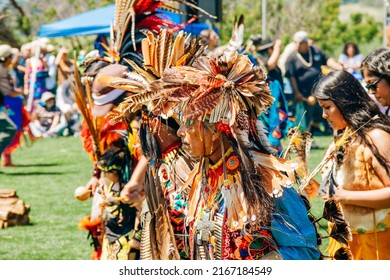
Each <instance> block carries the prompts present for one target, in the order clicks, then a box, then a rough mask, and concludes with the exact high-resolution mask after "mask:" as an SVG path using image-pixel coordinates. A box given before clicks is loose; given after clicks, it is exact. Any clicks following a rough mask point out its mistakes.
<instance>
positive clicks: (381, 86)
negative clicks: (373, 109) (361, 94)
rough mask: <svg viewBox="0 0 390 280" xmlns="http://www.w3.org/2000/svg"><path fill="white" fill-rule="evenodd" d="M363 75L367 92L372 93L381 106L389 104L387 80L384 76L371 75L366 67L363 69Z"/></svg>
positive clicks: (389, 93) (389, 88)
mask: <svg viewBox="0 0 390 280" xmlns="http://www.w3.org/2000/svg"><path fill="white" fill-rule="evenodd" d="M363 76H364V81H365V82H366V87H368V92H369V93H371V94H373V95H374V96H375V98H376V100H378V102H379V103H380V104H381V105H382V106H390V84H389V82H388V81H387V80H386V79H384V78H381V77H377V76H375V75H373V74H372V73H370V72H369V71H368V70H367V69H363Z"/></svg>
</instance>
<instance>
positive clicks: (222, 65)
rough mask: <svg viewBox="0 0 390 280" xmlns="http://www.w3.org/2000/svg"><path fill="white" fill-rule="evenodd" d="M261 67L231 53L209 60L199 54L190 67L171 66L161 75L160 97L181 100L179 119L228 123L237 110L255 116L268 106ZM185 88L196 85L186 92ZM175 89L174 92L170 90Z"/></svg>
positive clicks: (233, 118) (231, 123)
mask: <svg viewBox="0 0 390 280" xmlns="http://www.w3.org/2000/svg"><path fill="white" fill-rule="evenodd" d="M265 79H266V76H265V73H264V70H263V69H262V68H261V67H258V66H254V65H253V64H252V63H251V61H250V60H249V58H248V57H247V56H245V55H240V54H238V53H237V52H236V51H235V52H225V53H224V54H223V55H222V56H220V57H218V58H216V59H211V58H207V57H200V58H199V59H198V60H197V61H196V62H195V63H194V64H193V66H192V67H186V66H183V67H175V68H172V69H170V70H169V71H166V72H165V73H164V76H163V78H162V81H163V83H164V89H163V91H164V94H163V95H164V96H166V97H167V98H168V100H171V101H177V100H181V101H183V102H182V106H183V110H182V117H183V120H192V119H197V118H199V117H204V116H206V115H208V116H209V122H210V123H217V122H219V121H221V122H222V123H228V124H229V125H230V126H232V125H233V124H234V123H236V122H237V120H238V115H239V113H240V112H245V113H246V115H251V116H257V115H259V113H260V112H261V111H263V110H266V109H267V108H268V107H269V106H271V104H272V102H273V100H274V99H273V97H272V96H271V94H270V89H269V87H268V84H267V83H266V80H265ZM188 87H196V90H193V91H192V92H190V94H189V93H188ZM172 88H175V89H176V91H175V92H174V93H175V95H172V91H171V90H170V89H172Z"/></svg>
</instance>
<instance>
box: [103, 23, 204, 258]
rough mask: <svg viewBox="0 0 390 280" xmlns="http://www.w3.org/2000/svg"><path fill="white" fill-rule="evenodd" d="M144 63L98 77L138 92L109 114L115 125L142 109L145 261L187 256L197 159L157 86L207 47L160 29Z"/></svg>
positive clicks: (146, 46)
mask: <svg viewBox="0 0 390 280" xmlns="http://www.w3.org/2000/svg"><path fill="white" fill-rule="evenodd" d="M142 51H143V55H144V65H142V66H141V67H139V66H137V65H134V64H133V63H132V62H131V61H129V63H130V64H131V65H133V66H134V69H135V71H133V72H131V73H130V72H129V73H127V79H121V78H117V77H113V76H109V75H101V76H100V77H99V78H98V81H99V82H100V83H102V84H105V85H107V86H112V87H114V88H117V89H122V90H126V91H127V92H132V93H134V94H133V95H130V96H128V97H127V98H126V99H125V100H124V101H123V102H122V103H120V104H119V106H118V107H116V108H115V109H114V110H113V111H112V112H111V113H110V116H111V122H112V123H116V122H117V121H120V120H121V119H123V117H124V116H125V115H126V114H128V113H129V112H133V111H138V110H140V109H142V120H141V127H140V142H141V147H142V152H143V154H144V155H145V156H146V157H147V158H148V160H149V166H148V169H147V172H146V177H145V184H144V185H145V189H144V191H145V194H146V207H144V211H143V215H142V216H143V220H144V222H143V225H144V227H143V230H142V235H143V236H142V240H141V258H142V259H188V258H189V248H188V242H189V241H188V234H187V232H186V228H185V226H184V217H185V212H186V205H187V199H188V192H189V190H188V189H182V188H181V186H182V185H183V183H184V181H185V180H186V179H187V176H188V174H189V173H190V172H191V170H192V168H193V165H194V160H192V159H191V158H189V157H188V155H186V154H185V153H184V152H183V150H182V148H181V142H180V138H179V137H178V136H177V135H176V132H177V129H178V128H179V125H178V123H177V121H176V120H175V118H173V117H172V115H171V114H169V104H166V103H165V101H166V100H165V99H164V98H163V96H162V95H160V93H159V92H158V91H155V90H156V88H158V87H160V86H161V80H160V79H161V76H162V75H163V73H164V71H165V70H166V69H169V68H170V67H176V66H183V65H190V64H191V63H192V62H193V61H194V59H195V58H196V57H199V56H200V55H201V53H202V51H203V48H202V47H201V45H200V42H199V39H197V38H192V39H191V38H190V37H189V36H187V34H186V33H185V32H183V31H180V32H179V33H178V34H177V36H176V37H175V38H174V36H173V34H170V33H168V32H167V30H162V31H161V32H160V34H159V36H158V37H157V38H154V36H153V34H152V33H151V32H149V33H147V37H146V38H145V39H143V40H142Z"/></svg>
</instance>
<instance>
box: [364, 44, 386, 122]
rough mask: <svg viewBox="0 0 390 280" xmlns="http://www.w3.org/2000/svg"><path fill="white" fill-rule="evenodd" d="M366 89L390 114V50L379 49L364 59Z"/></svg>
mask: <svg viewBox="0 0 390 280" xmlns="http://www.w3.org/2000/svg"><path fill="white" fill-rule="evenodd" d="M361 71H362V73H363V78H364V81H365V83H366V85H365V87H366V89H367V90H368V93H370V94H372V95H373V96H374V97H375V99H376V100H377V101H378V103H379V104H380V105H382V106H385V107H387V108H385V110H384V113H385V114H386V115H387V116H389V114H390V112H389V111H390V107H389V106H390V48H388V47H387V48H379V49H376V50H374V51H372V52H371V53H369V54H368V55H367V56H366V58H364V60H363V62H362V66H361Z"/></svg>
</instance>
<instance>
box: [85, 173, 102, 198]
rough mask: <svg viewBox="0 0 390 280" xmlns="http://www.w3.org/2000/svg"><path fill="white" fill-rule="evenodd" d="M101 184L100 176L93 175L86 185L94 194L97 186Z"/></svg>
mask: <svg viewBox="0 0 390 280" xmlns="http://www.w3.org/2000/svg"><path fill="white" fill-rule="evenodd" d="M98 186H99V178H98V177H95V176H92V177H91V179H90V180H89V181H88V183H87V184H86V185H85V188H87V189H89V190H91V192H92V195H94V194H95V191H96V189H97V187H98Z"/></svg>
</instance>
